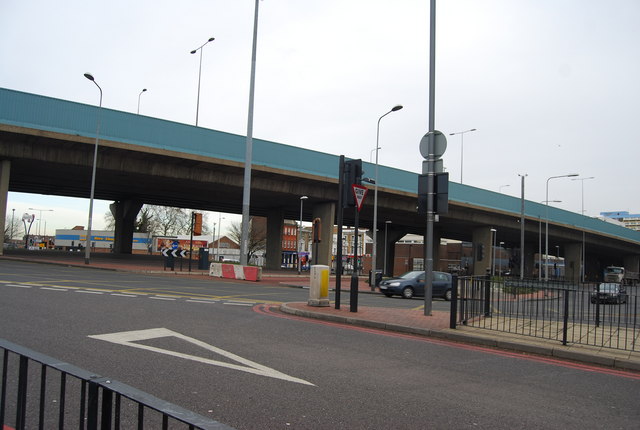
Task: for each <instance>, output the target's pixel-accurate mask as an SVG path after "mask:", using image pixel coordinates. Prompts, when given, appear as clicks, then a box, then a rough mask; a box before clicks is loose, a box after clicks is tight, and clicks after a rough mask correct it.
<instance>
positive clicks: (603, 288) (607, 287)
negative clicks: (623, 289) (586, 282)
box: [600, 283, 620, 293]
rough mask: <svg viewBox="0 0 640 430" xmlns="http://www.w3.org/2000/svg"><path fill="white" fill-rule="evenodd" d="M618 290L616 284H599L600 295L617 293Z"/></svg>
mask: <svg viewBox="0 0 640 430" xmlns="http://www.w3.org/2000/svg"><path fill="white" fill-rule="evenodd" d="M619 289H620V287H619V286H618V284H607V283H602V284H600V292H601V293H617V292H618V290H619Z"/></svg>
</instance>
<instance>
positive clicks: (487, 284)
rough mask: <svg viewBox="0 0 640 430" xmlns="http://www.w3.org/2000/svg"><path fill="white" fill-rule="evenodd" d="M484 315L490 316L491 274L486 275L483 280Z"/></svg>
mask: <svg viewBox="0 0 640 430" xmlns="http://www.w3.org/2000/svg"><path fill="white" fill-rule="evenodd" d="M484 316H485V317H490V316H491V276H490V275H487V276H486V278H485V281H484Z"/></svg>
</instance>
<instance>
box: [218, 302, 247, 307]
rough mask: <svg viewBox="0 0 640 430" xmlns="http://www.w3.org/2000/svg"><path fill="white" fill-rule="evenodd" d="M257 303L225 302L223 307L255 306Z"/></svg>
mask: <svg viewBox="0 0 640 430" xmlns="http://www.w3.org/2000/svg"><path fill="white" fill-rule="evenodd" d="M254 304H255V303H232V302H225V303H223V305H231V306H253V305H254Z"/></svg>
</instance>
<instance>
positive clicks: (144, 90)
mask: <svg viewBox="0 0 640 430" xmlns="http://www.w3.org/2000/svg"><path fill="white" fill-rule="evenodd" d="M146 92H147V89H146V88H143V89H142V91H140V94H138V111H137V112H136V113H137V114H138V115H140V96H142V93H146Z"/></svg>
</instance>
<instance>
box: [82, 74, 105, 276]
mask: <svg viewBox="0 0 640 430" xmlns="http://www.w3.org/2000/svg"><path fill="white" fill-rule="evenodd" d="M84 77H85V78H87V79H89V80H90V81H91V82H93V83H94V84H96V87H98V89H99V90H100V105H99V106H98V119H97V120H96V142H95V145H94V149H93V168H92V171H91V193H90V194H89V220H88V221H87V238H86V239H87V240H86V243H85V250H84V264H89V262H90V259H91V224H92V222H93V197H94V195H95V190H96V164H97V162H98V143H99V135H100V114H101V112H102V88H100V85H98V83H97V82H96V80H95V79H94V77H93V75H92V74H91V73H85V74H84Z"/></svg>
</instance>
